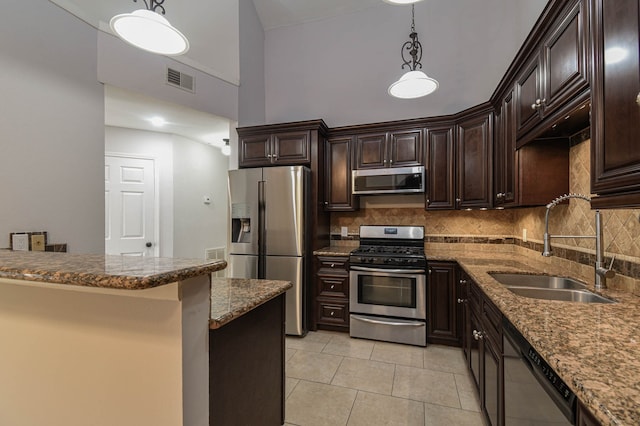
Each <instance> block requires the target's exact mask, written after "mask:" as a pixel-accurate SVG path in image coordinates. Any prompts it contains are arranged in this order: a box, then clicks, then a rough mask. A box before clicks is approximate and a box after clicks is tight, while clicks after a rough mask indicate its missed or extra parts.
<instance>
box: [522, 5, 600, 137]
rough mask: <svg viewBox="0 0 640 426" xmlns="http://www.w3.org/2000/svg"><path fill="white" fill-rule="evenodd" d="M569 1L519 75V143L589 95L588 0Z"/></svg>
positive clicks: (548, 124) (573, 107)
mask: <svg viewBox="0 0 640 426" xmlns="http://www.w3.org/2000/svg"><path fill="white" fill-rule="evenodd" d="M567 3H568V4H567V6H566V7H565V8H564V9H563V10H562V11H561V12H560V13H559V15H558V17H557V18H556V19H555V20H554V21H553V22H552V24H551V25H550V26H549V27H548V29H547V30H546V31H545V33H544V38H543V39H542V41H541V43H540V45H539V46H538V47H537V48H536V49H534V51H533V54H532V55H531V56H530V59H529V61H528V62H526V63H525V65H524V66H523V67H522V69H521V71H520V73H519V74H518V76H517V77H516V85H515V88H516V90H515V97H516V126H517V128H516V133H517V138H518V140H519V143H518V145H519V146H521V145H522V144H524V143H526V142H528V141H530V140H532V139H533V138H534V137H535V136H536V135H537V133H540V132H539V131H532V130H533V129H536V128H546V127H551V126H552V125H553V124H554V122H555V121H556V120H558V119H559V118H563V117H561V116H563V115H564V114H565V113H566V112H568V111H572V110H573V109H575V106H576V105H575V104H577V103H580V101H582V100H584V99H586V97H588V89H589V74H590V72H589V66H590V62H589V61H588V58H589V54H588V53H589V38H588V34H589V14H588V5H587V0H574V1H570V2H567ZM579 95H582V96H581V97H580V96H579Z"/></svg>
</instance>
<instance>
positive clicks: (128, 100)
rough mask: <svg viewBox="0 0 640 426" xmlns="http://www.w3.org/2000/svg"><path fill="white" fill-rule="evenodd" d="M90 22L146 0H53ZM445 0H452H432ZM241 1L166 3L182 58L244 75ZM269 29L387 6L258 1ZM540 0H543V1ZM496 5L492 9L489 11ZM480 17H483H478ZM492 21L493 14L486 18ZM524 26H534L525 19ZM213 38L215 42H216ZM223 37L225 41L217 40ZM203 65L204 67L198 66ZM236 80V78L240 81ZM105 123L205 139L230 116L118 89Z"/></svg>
mask: <svg viewBox="0 0 640 426" xmlns="http://www.w3.org/2000/svg"><path fill="white" fill-rule="evenodd" d="M49 1H51V2H53V3H55V4H57V5H58V6H60V7H62V8H64V9H66V10H67V11H69V12H70V13H72V14H74V15H76V16H78V17H79V18H81V19H83V20H84V21H86V22H88V23H89V24H91V25H93V26H95V27H96V28H100V29H101V30H103V31H106V32H109V28H108V22H109V20H110V18H111V17H112V16H113V15H115V14H118V13H125V12H130V11H132V10H135V9H138V8H141V7H144V4H143V0H138V1H137V3H134V2H133V0H108V1H107V0H49ZM431 1H439V2H446V1H449V0H431ZM237 2H238V0H214V1H211V0H172V1H166V2H165V4H164V6H165V8H166V12H167V15H166V16H167V18H168V19H169V20H170V22H171V23H172V24H173V25H175V26H176V27H177V28H178V29H180V30H181V31H182V32H183V33H184V34H185V35H186V36H187V37H188V38H189V41H190V44H191V50H190V51H189V52H188V54H187V55H186V56H187V58H184V59H181V60H184V61H185V63H189V61H191V62H192V63H191V64H190V65H193V64H194V63H195V64H197V65H196V68H199V69H201V70H204V71H205V72H207V70H209V71H211V72H210V73H211V74H212V75H215V76H217V77H220V78H222V79H224V80H227V81H229V82H232V83H233V82H234V81H235V80H237V79H238V78H239V42H238V39H239V30H238V22H239V21H238V15H237V14H238V6H237ZM253 2H254V4H255V7H256V11H257V13H258V16H259V18H260V21H261V23H262V25H263V27H264V29H265V30H270V29H274V28H279V27H286V26H292V25H297V24H301V23H305V22H311V21H320V20H324V19H329V18H333V17H336V16H340V15H346V14H355V13H358V12H361V11H364V10H366V9H369V8H373V7H388V5H387V6H384V5H385V3H384V2H383V1H382V0H253ZM539 2H540V0H539ZM491 13H492V11H491V9H489V8H487V14H489V15H488V16H491V15H490V14H491ZM477 19H482V18H481V17H477ZM487 20H488V17H487ZM524 24H525V26H527V25H529V26H530V25H531V23H530V22H525V23H524ZM212 40H213V42H212ZM218 40H221V41H222V42H215V41H218ZM198 65H199V66H198ZM236 84H237V81H236ZM105 93H106V101H105V115H106V120H105V121H106V124H107V125H111V126H121V127H128V128H134V129H143V130H153V131H160V132H166V133H174V134H177V135H182V136H185V137H187V138H190V139H193V140H196V141H200V142H204V143H210V144H211V143H220V141H221V139H222V138H223V137H229V136H228V134H229V122H228V121H227V120H226V119H222V118H220V117H215V116H213V115H210V114H205V113H202V112H199V111H196V110H190V109H188V108H184V107H182V106H178V105H173V104H170V103H166V102H162V101H158V100H155V99H152V98H148V97H144V96H141V95H139V94H135V93H130V92H127V91H124V90H120V89H117V88H113V87H111V88H107V89H106V90H105ZM156 115H158V116H163V117H164V118H165V120H167V122H168V124H167V125H166V126H165V127H163V128H157V127H153V125H151V124H150V122H149V121H148V119H149V118H150V117H152V116H156Z"/></svg>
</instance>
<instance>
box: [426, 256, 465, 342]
mask: <svg viewBox="0 0 640 426" xmlns="http://www.w3.org/2000/svg"><path fill="white" fill-rule="evenodd" d="M457 270H458V265H457V263H455V262H429V274H428V278H427V280H428V282H427V316H428V318H427V342H428V343H435V344H440V345H450V346H461V345H462V321H461V320H462V299H461V298H460V295H459V294H458V293H459V291H458V285H457V283H456V276H457V274H456V272H457Z"/></svg>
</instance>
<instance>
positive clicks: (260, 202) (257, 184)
mask: <svg viewBox="0 0 640 426" xmlns="http://www.w3.org/2000/svg"><path fill="white" fill-rule="evenodd" d="M309 173H310V172H309V169H308V168H306V167H303V166H287V167H265V168H252V169H240V170H230V171H229V208H230V214H229V217H230V221H231V223H230V226H229V231H230V232H229V240H230V241H229V266H228V274H227V276H228V277H231V278H262V279H272V280H285V281H291V283H292V284H293V287H292V288H291V289H289V290H288V291H287V293H286V310H287V312H286V333H287V334H290V335H298V336H301V335H303V334H305V333H306V331H307V330H306V312H305V310H306V309H305V305H306V301H305V297H306V294H305V288H306V286H305V277H306V275H307V274H306V268H308V267H310V265H307V263H308V262H306V257H307V256H306V255H307V254H308V249H307V247H306V241H305V235H306V234H308V232H306V228H305V227H306V226H307V220H306V217H307V205H308V204H309V203H308V200H307V197H308V194H309V190H308V188H309V185H310V183H309V182H310V181H309Z"/></svg>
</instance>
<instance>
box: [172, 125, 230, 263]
mask: <svg viewBox="0 0 640 426" xmlns="http://www.w3.org/2000/svg"><path fill="white" fill-rule="evenodd" d="M228 158H229V157H226V156H224V155H222V153H221V152H220V150H219V149H217V148H213V147H211V146H208V145H204V144H201V143H197V142H192V141H190V140H188V139H185V138H183V137H180V136H175V135H174V136H173V195H174V203H173V212H174V213H173V215H174V226H173V230H174V236H173V244H174V245H173V255H174V257H186V258H204V250H205V249H207V248H213V247H225V246H226V244H227V211H228V207H227V204H228V202H227V170H228V165H229V163H228ZM204 196H210V197H211V204H209V205H206V204H204V203H203V197H204Z"/></svg>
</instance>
